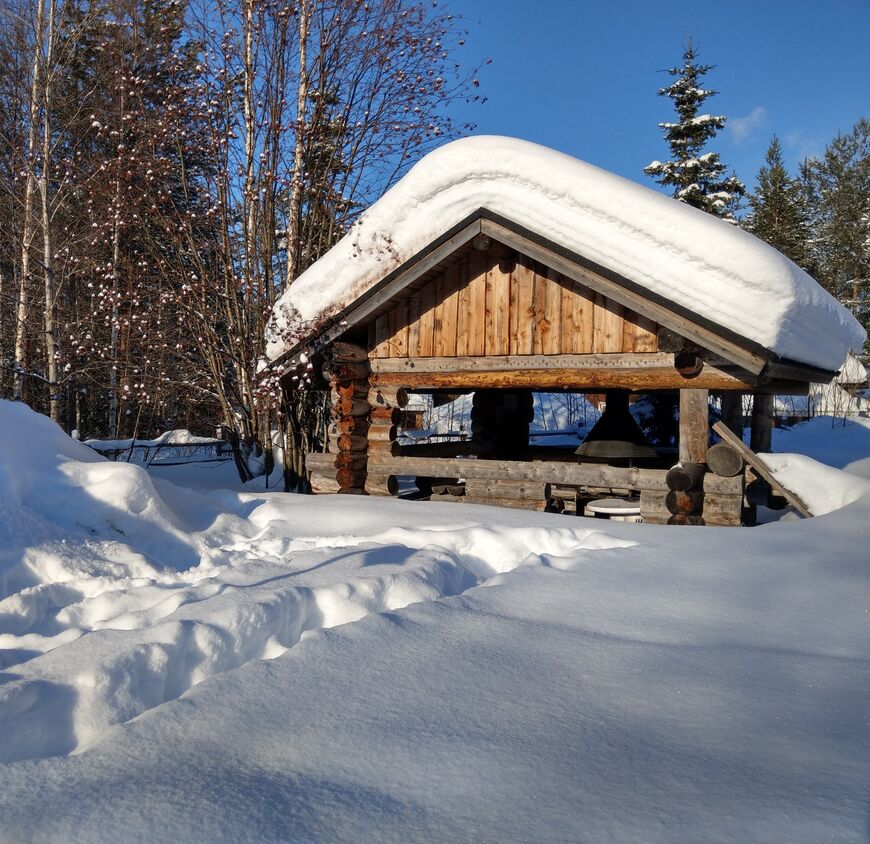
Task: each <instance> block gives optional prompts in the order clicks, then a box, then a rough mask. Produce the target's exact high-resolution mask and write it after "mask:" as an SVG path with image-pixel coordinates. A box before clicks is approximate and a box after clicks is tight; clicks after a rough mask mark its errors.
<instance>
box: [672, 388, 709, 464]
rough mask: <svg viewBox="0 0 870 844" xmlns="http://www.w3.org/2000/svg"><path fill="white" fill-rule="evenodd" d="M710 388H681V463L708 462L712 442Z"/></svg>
mask: <svg viewBox="0 0 870 844" xmlns="http://www.w3.org/2000/svg"><path fill="white" fill-rule="evenodd" d="M709 398H710V393H709V391H708V390H694V389H693V390H686V389H683V390H680V442H679V446H680V463H706V462H707V447H708V445H709V442H710V424H709Z"/></svg>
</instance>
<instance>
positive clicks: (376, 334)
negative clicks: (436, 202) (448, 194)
mask: <svg viewBox="0 0 870 844" xmlns="http://www.w3.org/2000/svg"><path fill="white" fill-rule="evenodd" d="M657 331H658V325H657V323H655V322H653V321H652V320H650V319H648V318H647V317H644V316H642V315H640V314H638V313H637V312H636V311H633V310H631V309H629V308H626V307H624V306H623V305H621V304H619V303H617V302H615V301H613V300H612V299H610V298H608V297H607V296H605V295H604V294H602V293H596V292H595V291H593V290H591V289H590V288H589V287H587V286H585V285H583V284H581V283H580V282H577V281H574V280H572V279H570V278H568V277H566V276H564V275H562V274H561V273H559V272H557V271H556V270H553V269H551V268H548V267H546V266H544V265H543V264H541V263H539V262H537V261H535V260H533V259H531V258H529V257H527V256H525V255H522V254H516V253H514V254H511V253H510V250H507V249H505V248H503V247H501V246H500V245H499V244H497V243H493V244H492V245H491V248H490V249H489V250H487V251H481V250H478V249H470V250H468V251H467V252H466V253H465V254H463V255H461V257H459V258H458V260H457V261H455V262H454V263H453V264H452V265H450V266H448V267H447V268H446V269H443V270H442V271H440V273H439V274H437V275H436V276H435V277H434V278H430V279H428V280H426V282H425V283H424V284H423V285H422V286H421V287H419V288H418V289H416V290H413V291H407V292H406V293H403V294H402V295H400V296H399V297H397V298H396V299H395V300H394V301H393V302H391V303H390V307H389V309H388V310H386V311H385V312H383V313H381V314H380V315H379V316H377V318H376V319H375V320H374V321H373V322H372V323H370V324H369V328H368V348H369V356H370V357H372V358H428V357H438V358H451V357H478V356H502V355H571V354H608V353H627V352H628V353H632V352H634V353H653V352H657V351H658V344H657V339H656V337H657Z"/></svg>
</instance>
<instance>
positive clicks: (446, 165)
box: [267, 136, 865, 371]
mask: <svg viewBox="0 0 870 844" xmlns="http://www.w3.org/2000/svg"><path fill="white" fill-rule="evenodd" d="M480 208H487V209H488V210H490V211H492V212H494V213H496V214H500V215H502V216H504V217H507V218H510V219H512V220H514V221H515V222H517V223H519V224H520V225H523V226H525V227H526V228H528V229H529V230H531V231H533V232H535V233H537V234H539V235H541V236H543V237H546V238H548V239H549V240H552V241H555V242H557V243H558V244H560V245H562V246H563V247H565V248H567V249H570V250H571V251H573V252H576V253H577V254H579V255H582V256H583V257H585V258H587V259H590V260H592V261H594V262H596V263H598V264H601V265H603V266H605V267H608V268H609V269H611V270H613V271H615V272H617V273H619V274H620V275H622V276H624V277H626V278H628V279H630V280H632V281H634V282H635V283H637V284H639V285H641V286H643V287H645V288H647V289H648V290H649V291H650V292H652V293H655V294H657V295H659V296H662V297H664V298H666V299H669V300H671V301H674V302H678V303H679V304H680V305H682V306H683V307H686V308H688V309H689V310H690V311H693V312H694V313H696V314H698V315H699V316H701V317H704V318H706V319H708V320H710V321H712V322H714V323H716V324H718V325H720V326H722V327H723V328H726V329H729V330H731V331H733V332H735V333H737V334H739V335H741V336H743V337H745V338H747V339H748V340H752V341H754V342H756V343H758V344H760V345H761V346H764V347H765V348H767V349H769V350H771V351H772V352H774V353H776V354H778V355H780V356H781V357H785V358H790V359H792V360H795V361H801V362H804V363H807V364H811V365H814V366H819V367H821V368H823V369H828V370H831V371H834V370H836V369H838V368H839V366H840V364H841V363H842V362H843V360H844V358H845V357H846V354H847V352H848V351H849V350H850V349H860V348H861V347H862V346H863V343H864V339H865V333H864V330H863V328H862V327H861V326H860V325H859V324H858V322H857V321H856V320H855V319H854V318H853V317H852V316H851V314H849V312H848V311H847V310H846V309H845V308H844V307H843V306H842V305H840V304H839V303H838V302H837V301H836V300H835V299H834V298H833V297H832V296H830V295H829V294H828V293H827V292H825V290H823V289H822V287H821V286H820V285H819V284H817V283H816V282H815V281H814V280H813V279H812V278H811V277H810V276H809V275H807V274H806V273H805V272H804V271H803V270H801V269H800V268H799V267H797V266H796V265H795V264H794V263H792V262H791V261H790V260H789V259H788V258H786V257H785V256H784V255H782V254H781V253H779V252H777V251H776V250H775V249H773V248H772V247H770V246H768V245H767V244H765V243H763V242H762V241H761V240H758V239H757V238H755V237H754V236H752V235H750V234H748V233H747V232H744V231H742V230H740V229H739V228H736V227H735V226H732V225H730V224H728V223H725V222H723V221H721V220H718V219H715V218H714V217H712V216H711V215H709V214H706V213H704V212H703V211H699V210H697V209H695V208H690V207H689V206H687V205H685V204H683V203H679V202H676V201H674V200H673V199H671V198H669V197H666V196H663V195H662V194H660V193H657V192H656V191H653V190H650V189H648V188H645V187H643V186H641V185H638V184H636V183H634V182H631V181H629V180H627V179H623V178H622V177H620V176H616V175H614V174H612V173H609V172H607V171H605V170H601V169H600V168H598V167H595V166H593V165H591V164H587V163H586V162H583V161H579V160H578V159H576V158H573V157H571V156H569V155H565V154H563V153H560V152H556V151H554V150H551V149H548V148H546V147H542V146H538V145H537V144H532V143H529V142H526V141H520V140H516V139H514V138H505V137H497V136H478V137H472V138H464V139H462V140H459V141H454V142H452V143H449V144H446V145H445V146H443V147H441V148H440V149H437V150H435V151H434V152H432V153H430V154H429V155H427V156H426V157H425V158H423V159H422V160H421V161H420V162H419V163H418V164H416V165H415V166H414V167H413V168H412V169H411V170H410V171H409V172H408V174H407V175H406V176H405V177H404V178H403V179H402V180H401V181H400V182H399V183H398V184H396V185H395V186H394V187H393V188H392V189H391V190H390V191H388V192H387V193H386V194H385V195H384V196H383V197H382V198H381V199H380V200H378V201H377V202H376V203H375V204H374V205H372V206H371V207H370V208H369V209H368V210H367V211H366V212H365V214H363V215H362V216H361V217H360V219H359V220H358V221H357V223H356V224H355V225H354V226H353V228H352V229H351V231H350V232H349V233H348V234H347V235H346V236H345V237H344V238H343V239H342V240H341V241H339V243H337V244H336V245H335V246H334V247H333V248H332V249H331V250H330V251H329V252H328V253H327V254H326V255H324V256H323V257H322V258H321V259H320V260H319V261H317V263H315V264H314V265H313V266H311V267H310V268H309V269H308V270H307V271H306V272H305V273H303V274H302V275H301V276H300V277H299V278H298V279H297V280H296V281H295V282H294V283H293V284H292V285H291V286H290V288H288V290H287V292H286V293H285V294H284V295H283V296H282V297H281V299H280V300H279V301H278V303H277V304H276V306H275V312H274V315H275V319H274V325H273V327H272V329H271V330H270V332H269V334H268V336H267V340H268V345H267V354H268V356H269V358H270V359H271V360H275V359H277V358H278V357H280V356H281V355H282V354H284V353H285V352H287V351H289V350H290V349H291V348H292V347H293V345H294V339H293V338H296V341H298V338H299V337H301V336H304V335H305V334H306V333H307V330H306V326H309V325H312V324H316V323H318V322H320V321H321V320H323V319H325V318H328V317H331V316H335V315H336V314H338V313H339V312H340V311H341V310H343V309H344V308H346V307H347V306H348V305H349V304H351V303H352V302H353V301H354V300H355V299H357V298H358V297H359V296H360V295H362V294H363V293H365V292H366V291H367V290H368V289H369V288H370V287H371V286H372V285H373V284H375V283H376V282H377V281H378V280H379V279H381V278H383V277H384V276H386V275H387V274H388V273H389V272H390V271H391V270H393V269H394V268H395V267H398V266H399V265H401V264H402V263H404V262H405V261H407V260H408V259H409V258H411V257H412V256H413V255H415V254H416V253H417V252H419V251H420V250H421V249H423V248H424V247H426V246H427V245H428V244H429V243H431V242H432V241H433V240H435V239H436V238H437V237H439V236H440V235H442V234H443V233H444V232H446V231H448V230H449V229H450V228H452V227H453V226H455V225H457V224H458V223H460V222H461V221H462V220H464V219H466V218H467V217H469V216H470V215H472V214H473V213H474V212H476V211H477V210H479V209H480ZM288 338H290V339H288Z"/></svg>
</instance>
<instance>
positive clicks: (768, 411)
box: [749, 393, 773, 454]
mask: <svg viewBox="0 0 870 844" xmlns="http://www.w3.org/2000/svg"><path fill="white" fill-rule="evenodd" d="M772 438H773V396H768V395H760V394H759V393H755V394H753V396H752V429H751V434H750V438H749V447H750V448H751V449H752V450H753V451H754V452H755V453H756V454H759V453H763V452H766V451H770V449H771V443H772Z"/></svg>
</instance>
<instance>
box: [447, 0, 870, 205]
mask: <svg viewBox="0 0 870 844" xmlns="http://www.w3.org/2000/svg"><path fill="white" fill-rule="evenodd" d="M449 5H450V10H451V11H453V12H454V13H456V14H461V15H463V16H464V17H466V18H467V19H468V21H467V25H468V29H469V36H468V39H467V44H466V46H465V47H464V48H463V50H464V51H465V52H464V54H461V55H463V58H464V60H465V61H466V62H469V61H472V60H474V61H476V60H478V58H483V59H485V58H492V60H493V61H492V64H490V65H488V66H486V67H484V68H483V69H482V70H481V73H480V76H479V78H480V82H481V88H480V92H481V93H482V94H484V95H485V96H487V97H488V101H487V102H486V103H485V104H484V105H482V106H479V107H469V108H464V109H463V110H462V112H461V115H460V116H461V117H462V118H463V119H470V120H473V121H474V122H475V123H477V130H476V132H477V133H495V134H505V135H514V136H517V137H521V138H525V139H527V140H531V141H536V142H538V143H542V144H546V145H547V146H551V147H555V148H556V149H559V150H562V151H564V152H567V153H570V154H571V155H575V156H577V157H578V158H582V159H585V160H586V161H589V162H592V163H593V164H597V165H599V166H601V167H605V168H607V169H608V170H612V171H614V172H616V173H619V174H621V175H623V176H626V177H628V178H630V179H634V180H636V181H639V182H641V183H644V184H648V185H652V184H653V183H652V182H650V180H648V179H647V178H646V177H645V176H644V175H643V173H642V172H641V170H642V168H643V167H644V166H645V165H646V164H648V163H649V162H650V161H651V160H652V159H653V158H664V157H665V156H666V155H667V147H666V146H665V143H664V141H663V140H662V138H661V130H660V129H659V128H658V126H657V124H658V123H659V122H661V121H663V120H670V119H672V117H673V110H672V107H671V104H670V100H668V99H666V98H663V97H658V96H656V91H657V90H658V88H660V87H662V86H664V85H666V84H667V83H668V80H669V79H670V77H669V76H668V75H667V74H664V73H660V72H658V71H660V70H662V69H664V68H666V67H671V66H674V65H677V64H679V63H680V57H681V53H682V48H683V44H684V42H685V40H686V38H687V37H689V36H691V37H692V39H693V40H694V42H695V44H696V45H697V46H699V47H700V52H701V60H702V61H703V62H705V63H706V64H713V65H716V67H715V68H714V69H713V70H712V71H711V72H710V73H709V74H708V76H707V77H706V78H705V82H706V83H708V85H709V86H710V87H712V88H713V89H715V90H717V91H719V92H720V93H719V95H718V96H716V97H712V98H711V99H709V100H708V101H707V106H708V109H706V110H709V111H711V112H714V113H718V114H724V115H726V116H727V117H728V118H729V125H728V126H727V127H726V129H725V130H724V131H723V132H721V133H720V134H719V136H718V137H717V138H716V139H715V140H714V141H713V143H711V145H710V146H709V148H708V149H709V150H712V151H716V152H719V153H720V154H721V156H722V160H723V162H724V163H725V164H726V165H728V166H729V167H731V168H733V169H734V170H736V172H737V175H738V176H739V177H740V178H741V179H743V181H744V182H746V184H747V186H748V187H750V188H751V187H752V185H753V184H754V181H755V175H756V173H757V171H758V168H759V167H760V166H761V164H762V163H763V160H764V153H765V151H766V149H767V145H768V143H769V141H770V138H771V135H773V134H774V133H776V134H777V135H779V137H780V139H781V141H782V143H783V151H784V154H785V157H786V163H787V164H788V166H789V167H790V169H792V170H794V169H795V168H796V166H797V164H798V162H799V161H800V160H802V159H803V158H804V157H806V156H807V155H812V154H819V153H821V152H822V151H823V150H824V147H825V144H826V143H827V142H828V141H829V140H830V139H831V138H832V137H834V135H835V134H836V133H837V132H838V131H848V130H849V129H851V127H852V126H853V125H854V124H855V122H856V121H857V120H858V118H859V117H862V116H867V117H870V0H707V2H703V0H698V2H688V0H659V2H646V0H561V2H560V0H452V2H451V3H450V4H449Z"/></svg>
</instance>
